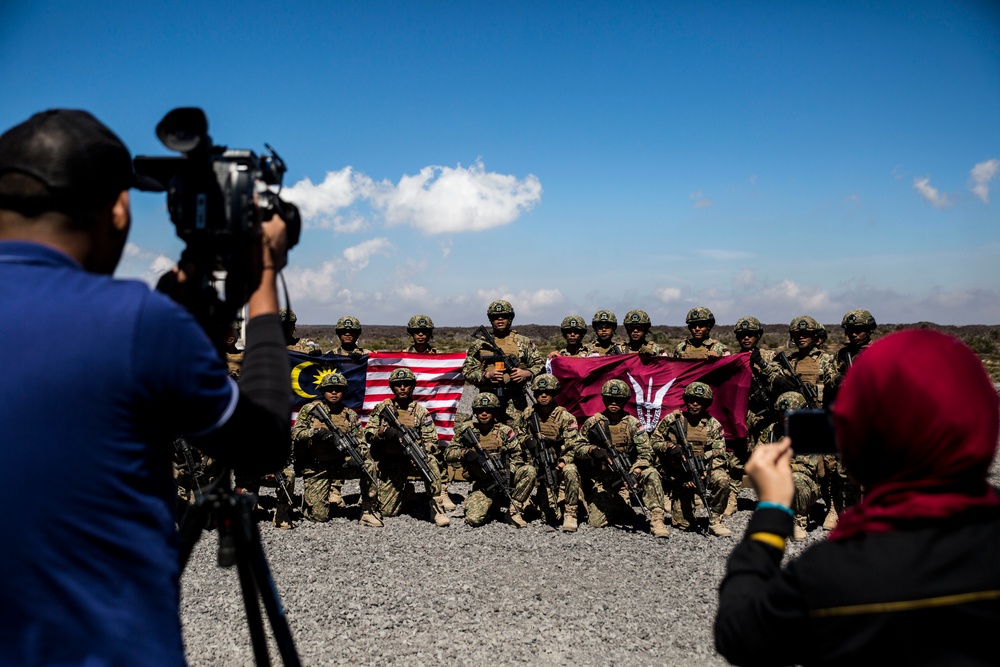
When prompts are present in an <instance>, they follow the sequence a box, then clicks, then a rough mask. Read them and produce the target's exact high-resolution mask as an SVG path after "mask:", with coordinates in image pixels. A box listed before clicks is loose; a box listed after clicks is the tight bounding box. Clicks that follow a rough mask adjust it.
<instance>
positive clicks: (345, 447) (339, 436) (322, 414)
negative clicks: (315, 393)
mask: <svg viewBox="0 0 1000 667" xmlns="http://www.w3.org/2000/svg"><path fill="white" fill-rule="evenodd" d="M313 414H315V415H316V417H317V418H318V419H319V420H320V421H321V422H323V425H324V426H326V428H327V430H328V431H329V432H330V433H331V434H332V435H333V446H334V447H336V448H337V451H339V452H342V453H344V454H347V456H348V458H350V459H351V463H353V464H354V467H356V468H357V469H358V470H360V471H361V474H362V475H364V476H365V477H367V478H368V479H369V480H370V481H371V483H372V484H373V485H374V486H376V487H377V486H378V480H377V479H375V478H374V477H373V476H372V474H371V473H370V472H369V471H368V469H367V468H365V457H364V456H362V455H361V443H359V442H358V439H357V438H355V437H354V435H353V434H351V433H345V432H344V431H341V430H340V429H339V428H337V426H336V425H335V424H334V423H333V419H332V418H331V417H330V411H329V410H327V409H326V406H325V405H323V404H322V403H317V404H316V407H315V408H313ZM317 458H318V459H319V460H321V461H322V459H321V458H320V457H317Z"/></svg>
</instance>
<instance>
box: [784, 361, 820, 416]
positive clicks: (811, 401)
mask: <svg viewBox="0 0 1000 667" xmlns="http://www.w3.org/2000/svg"><path fill="white" fill-rule="evenodd" d="M774 360H775V361H777V362H778V364H779V365H780V366H781V368H782V369H784V370H785V371H786V372H787V373H788V374H789V375H790V376H791V380H792V382H794V383H795V391H797V392H799V393H800V394H802V396H803V398H805V399H806V406H807V407H810V408H812V409H814V410H815V409H816V408H818V407H819V395H818V394H817V393H816V387H813V386H812V385H809V384H806V383H805V382H803V381H802V378H800V377H799V376H798V375H796V374H795V369H794V368H792V362H790V361H789V360H788V357H787V356H785V353H784V351H781V352H778V353H777V354H776V355H774Z"/></svg>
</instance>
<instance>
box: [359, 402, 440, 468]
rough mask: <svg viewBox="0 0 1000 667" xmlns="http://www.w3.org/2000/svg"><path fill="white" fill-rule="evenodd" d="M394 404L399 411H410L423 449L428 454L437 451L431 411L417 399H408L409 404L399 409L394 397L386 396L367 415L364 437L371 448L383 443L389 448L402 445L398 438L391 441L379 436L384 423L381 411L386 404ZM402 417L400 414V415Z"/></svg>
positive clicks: (435, 432) (436, 438) (436, 439)
mask: <svg viewBox="0 0 1000 667" xmlns="http://www.w3.org/2000/svg"><path fill="white" fill-rule="evenodd" d="M390 405H392V406H394V407H395V408H396V410H397V411H399V412H410V413H412V415H413V430H414V431H416V432H417V436H418V437H419V438H420V442H421V444H423V446H424V450H425V451H426V452H427V453H428V454H434V453H435V452H437V448H438V435H437V428H436V427H435V426H434V418H433V417H431V413H429V412H428V411H427V408H425V407H424V406H422V405H420V403H418V402H417V401H410V405H409V407H408V408H407V409H406V410H402V409H400V407H399V406H398V405H397V404H396V402H395V400H394V399H391V398H387V399H385V400H384V401H382V402H381V403H379V404H378V405H376V406H375V407H374V409H372V412H371V414H370V415H369V416H368V425H367V426H365V439H366V440H367V441H368V442H369V443H371V446H372V449H375V448H377V447H378V446H379V445H385V446H387V447H389V448H397V447H402V445H401V444H400V442H399V440H398V439H396V438H392V439H391V441H390V439H388V438H384V437H379V434H378V432H379V429H380V428H382V425H383V424H384V423H385V417H383V416H382V411H383V410H385V409H386V408H387V407H388V406H390ZM400 417H402V415H400Z"/></svg>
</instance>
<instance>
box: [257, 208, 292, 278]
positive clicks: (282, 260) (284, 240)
mask: <svg viewBox="0 0 1000 667" xmlns="http://www.w3.org/2000/svg"><path fill="white" fill-rule="evenodd" d="M260 231H261V241H262V243H263V245H264V268H265V269H271V268H273V269H274V270H275V271H281V270H282V269H283V268H285V264H286V263H287V261H288V228H287V225H286V224H285V221H284V220H282V219H281V216H280V215H278V214H277V213H275V214H274V216H273V217H272V218H271V219H270V220H268V221H267V222H264V223H262V224H261V226H260Z"/></svg>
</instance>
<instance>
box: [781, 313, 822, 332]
mask: <svg viewBox="0 0 1000 667" xmlns="http://www.w3.org/2000/svg"><path fill="white" fill-rule="evenodd" d="M822 328H823V327H822V325H820V323H819V322H817V321H816V320H814V319H813V318H811V317H809V316H808V315H799V316H798V317H796V318H795V319H794V320H792V321H791V323H790V324H789V325H788V335H789V336H792V335H794V334H795V333H796V332H805V333H809V332H814V331H821V330H822Z"/></svg>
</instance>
